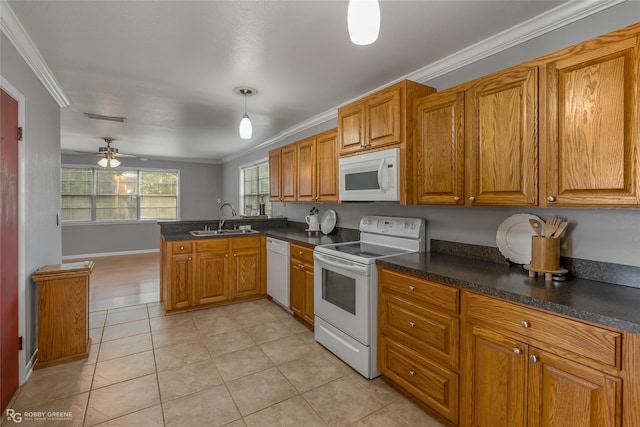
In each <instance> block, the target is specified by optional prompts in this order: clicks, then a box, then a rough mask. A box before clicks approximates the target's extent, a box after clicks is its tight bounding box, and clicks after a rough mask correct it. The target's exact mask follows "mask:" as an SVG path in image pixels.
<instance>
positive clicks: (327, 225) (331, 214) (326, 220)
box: [320, 209, 337, 234]
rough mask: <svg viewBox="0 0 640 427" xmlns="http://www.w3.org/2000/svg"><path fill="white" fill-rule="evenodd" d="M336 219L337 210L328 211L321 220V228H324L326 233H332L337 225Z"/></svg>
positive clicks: (323, 230)
mask: <svg viewBox="0 0 640 427" xmlns="http://www.w3.org/2000/svg"><path fill="white" fill-rule="evenodd" d="M336 219H337V216H336V211H334V210H333V209H329V210H328V211H326V212H325V213H324V215H322V219H321V220H320V230H322V232H323V233H324V234H329V233H331V232H332V231H333V228H334V227H335V226H336Z"/></svg>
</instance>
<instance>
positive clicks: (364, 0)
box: [347, 0, 380, 46]
mask: <svg viewBox="0 0 640 427" xmlns="http://www.w3.org/2000/svg"><path fill="white" fill-rule="evenodd" d="M347 26H348V28H349V37H351V42H352V43H353V44H357V45H361V46H364V45H368V44H371V43H373V42H375V41H376V40H377V39H378V33H379V32H380V4H379V3H378V0H350V1H349V7H348V9H347Z"/></svg>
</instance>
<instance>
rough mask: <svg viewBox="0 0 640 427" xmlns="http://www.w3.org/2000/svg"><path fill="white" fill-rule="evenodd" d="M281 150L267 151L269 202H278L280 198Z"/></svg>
mask: <svg viewBox="0 0 640 427" xmlns="http://www.w3.org/2000/svg"><path fill="white" fill-rule="evenodd" d="M281 159H282V150H281V149H280V148H278V149H275V150H271V151H269V200H271V201H272V202H277V201H280V199H281V198H282V179H281V175H282V169H281V167H282V166H281Z"/></svg>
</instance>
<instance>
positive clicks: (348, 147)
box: [338, 102, 365, 154]
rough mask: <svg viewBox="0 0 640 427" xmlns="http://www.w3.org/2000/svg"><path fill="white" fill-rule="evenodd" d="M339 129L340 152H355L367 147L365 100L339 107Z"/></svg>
mask: <svg viewBox="0 0 640 427" xmlns="http://www.w3.org/2000/svg"><path fill="white" fill-rule="evenodd" d="M338 129H339V138H338V139H339V141H340V154H348V153H355V152H358V151H360V150H362V149H363V148H364V147H365V135H364V103H363V102H356V103H353V104H349V105H347V106H346V107H342V108H340V109H338Z"/></svg>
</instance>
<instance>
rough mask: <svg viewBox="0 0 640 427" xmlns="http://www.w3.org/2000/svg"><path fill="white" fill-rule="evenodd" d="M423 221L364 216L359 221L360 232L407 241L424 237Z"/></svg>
mask: <svg viewBox="0 0 640 427" xmlns="http://www.w3.org/2000/svg"><path fill="white" fill-rule="evenodd" d="M424 228H425V221H424V219H422V218H399V217H388V216H365V217H362V219H361V220H360V231H361V232H364V233H374V234H383V235H388V236H395V237H404V238H409V239H419V238H420V237H423V236H424Z"/></svg>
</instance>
